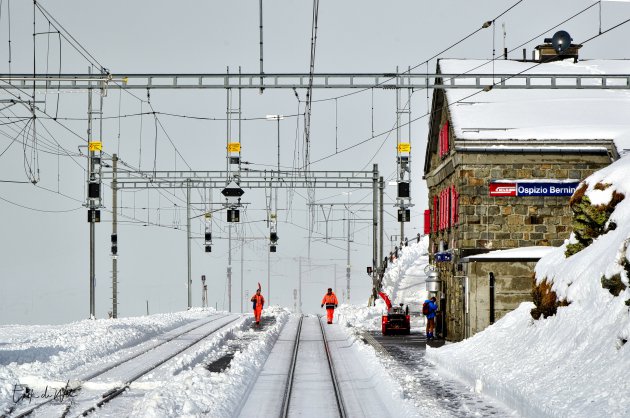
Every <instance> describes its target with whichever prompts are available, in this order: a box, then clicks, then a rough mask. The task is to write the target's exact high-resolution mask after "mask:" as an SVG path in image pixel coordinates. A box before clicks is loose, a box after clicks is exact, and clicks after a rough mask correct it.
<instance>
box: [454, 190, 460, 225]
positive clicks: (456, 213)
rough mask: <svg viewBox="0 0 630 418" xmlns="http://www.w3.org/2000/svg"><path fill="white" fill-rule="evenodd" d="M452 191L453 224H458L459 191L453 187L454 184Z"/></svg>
mask: <svg viewBox="0 0 630 418" xmlns="http://www.w3.org/2000/svg"><path fill="white" fill-rule="evenodd" d="M453 193H454V194H455V215H454V219H455V220H454V222H455V225H459V193H457V190H456V189H455V186H453Z"/></svg>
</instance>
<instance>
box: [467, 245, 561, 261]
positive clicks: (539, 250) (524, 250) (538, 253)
mask: <svg viewBox="0 0 630 418" xmlns="http://www.w3.org/2000/svg"><path fill="white" fill-rule="evenodd" d="M555 250H556V248H555V247H549V246H532V247H520V248H510V249H508V250H495V251H490V252H487V253H483V254H475V255H473V256H470V257H466V258H464V259H463V260H464V261H466V260H479V259H481V260H483V259H496V258H513V259H523V258H531V259H540V258H542V257H543V256H545V255H547V254H549V253H550V252H552V251H555Z"/></svg>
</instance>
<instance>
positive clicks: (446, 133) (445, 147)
mask: <svg viewBox="0 0 630 418" xmlns="http://www.w3.org/2000/svg"><path fill="white" fill-rule="evenodd" d="M444 154H448V121H446V122H445V123H444Z"/></svg>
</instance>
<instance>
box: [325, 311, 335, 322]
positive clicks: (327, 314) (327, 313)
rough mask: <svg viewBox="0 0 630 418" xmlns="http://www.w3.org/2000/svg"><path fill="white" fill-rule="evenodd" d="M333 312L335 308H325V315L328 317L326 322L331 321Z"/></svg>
mask: <svg viewBox="0 0 630 418" xmlns="http://www.w3.org/2000/svg"><path fill="white" fill-rule="evenodd" d="M334 314H335V310H334V309H333V308H330V309H326V317H327V318H328V322H332V321H333V315H334Z"/></svg>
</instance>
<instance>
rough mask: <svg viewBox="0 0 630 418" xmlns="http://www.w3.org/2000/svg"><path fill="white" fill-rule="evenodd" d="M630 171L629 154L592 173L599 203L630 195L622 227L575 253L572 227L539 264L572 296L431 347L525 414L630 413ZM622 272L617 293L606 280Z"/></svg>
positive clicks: (435, 356) (526, 307)
mask: <svg viewBox="0 0 630 418" xmlns="http://www.w3.org/2000/svg"><path fill="white" fill-rule="evenodd" d="M629 172H630V158H629V157H624V158H622V159H621V160H619V161H617V162H615V163H613V164H611V165H610V166H608V167H607V168H604V169H602V170H600V171H598V172H596V173H594V174H593V175H592V176H590V177H589V178H587V179H586V180H585V182H586V183H587V184H588V189H587V191H586V196H588V197H589V198H590V200H591V203H592V204H594V205H605V204H607V203H608V202H609V201H610V199H611V197H612V192H613V191H617V192H618V193H622V194H624V195H625V196H626V197H625V199H624V200H622V201H621V203H619V204H618V205H617V206H616V208H615V210H614V211H613V213H612V215H611V217H610V222H612V221H614V222H615V223H616V225H617V227H616V229H614V230H611V231H609V232H607V233H605V234H603V235H601V236H599V237H598V238H596V239H595V240H594V241H593V243H592V244H590V245H589V246H587V247H586V248H585V249H583V250H582V251H580V252H578V253H577V254H574V255H572V256H570V257H568V258H566V257H565V254H564V252H565V250H566V245H567V244H568V243H570V242H573V240H574V238H573V236H572V237H571V238H570V239H569V240H567V241H566V242H565V244H564V245H563V246H562V247H560V248H558V249H556V250H555V251H553V252H551V253H550V254H548V255H547V256H545V257H543V258H542V259H541V260H540V262H539V263H538V264H537V266H536V277H537V280H539V281H540V280H542V279H544V278H546V279H547V280H548V281H549V282H551V283H552V284H553V286H552V289H553V290H554V291H555V292H556V293H557V295H558V297H559V298H560V299H566V300H567V301H568V302H570V305H569V306H566V307H560V308H558V311H557V314H556V315H554V316H550V317H548V318H546V319H542V318H541V319H539V320H533V319H532V317H531V315H530V310H531V309H532V308H533V307H534V305H533V303H523V304H521V306H520V307H519V308H518V309H516V310H515V311H513V312H511V313H509V314H508V315H506V316H505V317H504V318H502V319H501V320H500V321H498V322H497V323H496V324H494V325H493V326H491V327H489V328H487V329H486V330H484V331H483V332H480V333H479V334H476V335H475V336H473V337H472V338H470V339H468V340H465V341H463V342H460V343H457V344H452V345H448V346H445V347H442V348H439V349H431V348H428V349H427V357H428V358H429V359H430V360H432V361H434V362H436V363H438V364H439V365H440V366H441V367H443V368H446V369H448V370H450V371H452V372H453V373H455V374H456V375H458V376H460V377H461V378H463V379H465V381H467V382H468V384H469V385H470V386H471V387H473V388H474V389H475V390H476V391H479V392H484V393H489V394H491V395H493V396H496V397H497V398H499V399H501V400H503V401H504V402H505V403H506V404H508V405H510V406H511V407H513V408H515V409H517V410H519V411H520V412H522V413H523V414H524V415H526V416H536V417H538V416H553V417H576V416H579V417H587V416H588V417H590V416H602V417H604V416H605V417H622V416H624V417H627V416H630V378H628V371H629V370H630V347H629V344H625V342H626V341H627V340H628V339H630V314H629V307H628V302H627V301H628V300H629V299H630V291H629V290H628V285H629V281H628V271H627V270H626V269H627V261H626V260H627V259H628V258H629V257H630V253H629V251H628V242H630V177H628V173H629ZM598 183H599V184H600V186H598V187H597V188H595V185H596V184H598ZM602 185H604V186H605V185H608V187H602ZM624 266H626V268H624ZM615 274H619V276H620V277H621V281H622V283H623V284H624V285H625V286H626V288H625V290H623V291H622V292H621V293H620V294H619V295H618V296H613V295H612V294H611V293H610V292H609V291H608V290H606V289H604V288H602V284H601V279H602V276H606V277H608V278H610V277H612V276H613V275H615Z"/></svg>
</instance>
